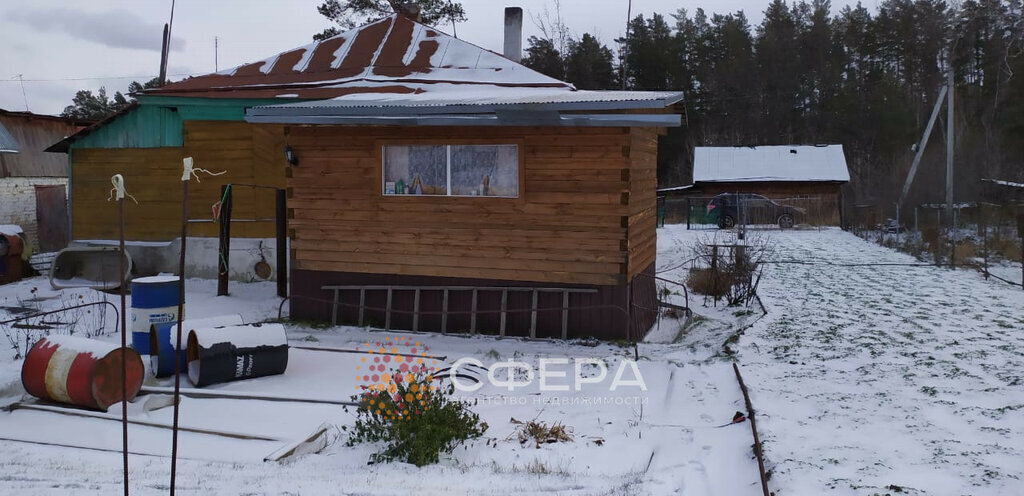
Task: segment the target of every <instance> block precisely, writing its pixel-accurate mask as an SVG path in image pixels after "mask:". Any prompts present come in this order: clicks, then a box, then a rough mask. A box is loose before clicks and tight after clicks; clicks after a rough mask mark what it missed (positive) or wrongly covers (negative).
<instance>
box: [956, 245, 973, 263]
mask: <svg viewBox="0 0 1024 496" xmlns="http://www.w3.org/2000/svg"><path fill="white" fill-rule="evenodd" d="M977 255H978V247H977V246H976V245H975V244H974V242H972V241H963V242H961V243H958V244H957V245H956V248H954V249H953V256H955V257H956V259H957V260H959V261H960V262H965V261H968V260H970V259H972V258H974V257H976V256H977Z"/></svg>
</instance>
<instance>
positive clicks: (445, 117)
mask: <svg viewBox="0 0 1024 496" xmlns="http://www.w3.org/2000/svg"><path fill="white" fill-rule="evenodd" d="M245 120H246V122H250V123H258V124H311V125H376V126H564V127H679V126H681V125H682V117H681V116H680V115H678V114H568V115H559V114H557V113H549V112H536V113H505V112H500V113H492V114H430V115H417V114H406V115H386V116H382V115H378V116H367V115H354V116H337V115H319V116H296V115H247V116H246V118H245Z"/></svg>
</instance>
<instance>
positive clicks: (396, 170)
mask: <svg viewBox="0 0 1024 496" xmlns="http://www.w3.org/2000/svg"><path fill="white" fill-rule="evenodd" d="M383 158H384V164H383V167H384V174H383V178H384V184H383V185H382V186H383V192H384V194H385V195H425V196H491V197H500V198H518V197H519V147H518V146H517V145H387V146H385V147H384V153H383Z"/></svg>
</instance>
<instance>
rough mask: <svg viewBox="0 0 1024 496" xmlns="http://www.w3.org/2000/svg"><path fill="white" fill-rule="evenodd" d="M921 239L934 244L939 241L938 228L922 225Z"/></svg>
mask: <svg viewBox="0 0 1024 496" xmlns="http://www.w3.org/2000/svg"><path fill="white" fill-rule="evenodd" d="M921 241H924V242H925V243H928V244H929V245H933V246H934V245H935V243H937V242H938V241H939V230H938V229H937V228H934V227H922V228H921Z"/></svg>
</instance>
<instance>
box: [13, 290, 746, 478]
mask: <svg viewBox="0 0 1024 496" xmlns="http://www.w3.org/2000/svg"><path fill="white" fill-rule="evenodd" d="M44 282H45V281H43V280H42V279H32V280H28V281H22V282H20V283H17V284H12V285H7V286H3V287H0V300H3V298H4V297H7V299H8V300H10V301H19V300H20V299H23V298H26V297H27V296H28V295H29V294H30V291H31V288H33V287H39V288H41V289H40V290H39V293H40V294H42V295H43V296H55V295H57V294H58V293H55V292H53V291H50V290H49V289H48V288H44V287H43V284H44ZM275 288H276V287H275V285H274V283H257V284H238V283H232V285H231V293H232V294H231V296H228V297H216V296H214V295H215V293H216V282H215V281H205V280H197V279H190V280H188V281H187V286H186V289H187V297H186V308H185V313H186V316H187V317H188V318H189V319H194V318H205V317H211V316H215V315H221V314H224V313H238V314H241V315H242V317H243V318H244V319H245V321H246V322H259V321H264V320H267V319H270V318H274V317H276V316H277V311H278V305H279V304H280V299H279V298H276V297H275ZM67 291H70V290H65V292H67ZM90 293H91V294H97V295H98V294H99V293H95V292H90ZM59 294H64V293H59ZM103 297H105V298H106V299H107V300H109V301H113V302H117V301H118V300H119V298H118V297H117V296H116V295H103ZM67 298H68V297H67V296H65V297H62V298H60V299H53V300H47V301H46V302H44V303H45V304H46V305H50V306H54V305H58V304H59V302H61V301H64V300H66V299H67ZM129 304H130V299H129ZM2 312H3V311H2V310H0V313H2ZM285 313H287V305H285ZM2 318H6V314H5V313H4V314H3V315H0V319H2ZM108 320H109V322H108V329H109V330H112V328H113V327H112V326H113V320H114V319H113V315H112V313H111V314H110V315H109V316H108ZM288 334H289V341H290V342H291V344H292V345H295V346H313V347H334V348H348V349H352V348H356V347H363V348H365V346H364V345H365V343H366V342H375V341H379V340H381V339H383V338H384V337H407V338H409V339H416V340H420V341H422V343H423V344H426V345H427V346H429V347H430V353H431V354H432V355H435V356H446V357H447V359H446V360H443V361H440V362H439V364H438V365H440V366H443V365H445V364H451V363H452V362H454V361H455V360H456V359H458V358H461V357H472V358H476V359H477V360H480V361H481V362H482V363H484V364H485V365H490V364H493V363H495V362H500V361H507V360H515V361H519V362H525V363H528V364H530V365H531V366H532V367H534V368H535V369H536V368H538V367H539V362H540V360H541V359H542V358H564V359H567V360H570V362H569V363H568V364H567V365H565V366H563V367H562V368H561V370H563V371H566V372H568V373H569V375H570V376H571V375H572V371H573V369H572V367H573V365H572V362H571V360H572V359H574V358H595V359H598V360H601V361H602V362H603V363H605V364H607V367H608V374H609V375H608V379H609V380H610V379H611V378H612V377H613V376H614V374H615V372H616V370H617V368H618V366H619V364H620V363H622V362H623V361H624V360H627V359H630V358H632V357H633V349H632V348H629V347H620V346H617V345H607V344H597V343H592V342H588V343H573V342H561V341H533V342H530V341H523V340H518V339H504V340H498V339H496V338H494V337H488V336H475V337H467V336H452V335H449V336H440V335H435V334H411V333H399V332H388V333H386V332H383V331H380V330H372V329H363V328H352V327H335V328H329V329H311V328H305V327H297V326H293V325H289V326H288ZM101 339H103V340H106V341H110V342H114V341H118V340H119V336H118V335H115V334H113V333H110V334H108V335H106V336H103V337H101ZM640 353H641V359H640V360H639V362H638V364H637V369H638V370H639V371H640V372H641V374H642V376H643V379H644V381H645V383H646V386H647V390H646V391H642V390H640V389H639V388H630V387H621V388H619V389H618V390H617V391H614V392H612V391H609V390H608V385H609V382H605V383H603V384H585V385H583V386H582V388H581V391H575V389H574V388H573V385H572V383H571V380H570V379H562V380H559V379H556V380H554V381H553V382H557V383H560V384H564V385H566V386H567V387H568V391H555V392H552V391H541V390H540V389H539V387H538V383H537V382H534V383H533V384H532V385H531V386H529V387H525V388H518V389H516V390H515V391H512V392H510V391H508V390H507V388H502V387H497V386H493V385H486V386H484V387H482V388H481V389H479V390H477V391H475V392H472V393H457V395H458V396H459V397H460V398H461V399H462V400H464V401H467V402H468V403H469V404H470V405H471V409H472V410H473V411H475V412H477V413H479V414H480V416H481V419H482V420H483V421H485V422H487V424H488V425H489V428H488V430H487V432H486V433H485V435H484V437H483V438H480V439H478V440H474V441H471V442H469V443H467V444H465V445H464V446H461V447H459V448H458V449H456V451H455V452H454V453H453V454H452V455H451V456H447V457H443V458H442V461H441V463H440V464H437V465H434V466H428V467H423V468H416V467H414V466H411V465H407V464H402V463H394V464H386V465H373V466H368V465H367V464H366V463H367V460H368V459H369V456H370V454H371V453H373V452H374V451H375V450H376V449H377V447H376V446H372V445H360V446H355V447H351V448H350V447H345V446H344V442H343V441H344V438H343V437H342V436H341V434H340V430H336V431H334V434H333V436H332V438H333V442H332V443H331V445H330V446H329V447H328V448H327V450H326V451H325V452H323V453H321V454H318V455H309V456H304V457H302V458H299V459H296V460H290V461H288V462H286V463H282V464H278V463H265V462H263V461H262V460H263V457H265V456H267V455H269V454H270V453H271V452H273V451H274V450H276V449H278V448H279V447H281V446H282V445H284V444H285V442H286V440H287V441H290V440H296V439H300V438H304V437H306V436H308V435H309V434H310V433H311V432H312V430H313V429H315V428H316V427H317V426H319V425H320V424H321V423H323V422H327V423H329V424H333V425H335V426H337V427H338V428H340V427H342V426H347V425H351V424H352V423H353V421H354V416H353V414H352V413H348V412H346V411H345V410H343V409H342V407H340V406H337V405H325V404H308V403H288V402H274V401H262V400H260V401H254V400H237V399H211V398H190V397H184V398H182V402H181V418H180V422H181V425H182V426H186V427H190V428H200V429H207V430H222V431H231V432H236V433H247V434H254V435H259V436H264V437H271V438H275V439H281V440H282V441H281V442H273V441H252V440H238V439H232V438H225V437H217V436H210V435H203V434H197V433H188V432H183V433H182V434H181V437H180V439H179V453H180V456H181V459H180V461H179V465H178V467H179V469H178V470H179V471H178V479H177V484H178V491H179V492H180V493H181V494H197V493H202V494H204V495H206V494H239V493H240V492H242V493H246V492H248V493H252V494H338V493H348V494H351V493H357V494H369V493H373V494H385V495H387V494H394V495H406V494H413V493H416V494H446V495H448V494H550V493H559V494H578V495H591V494H644V495H646V494H678V493H679V492H680V491H684V492H685V493H686V494H696V495H702V494H708V495H710V494H746V493H750V492H752V491H756V490H758V489H757V488H758V484H759V483H758V475H757V466H756V463H755V461H754V459H753V458H752V456H751V451H750V443H751V438H750V428H749V424H746V423H742V424H735V425H726V426H725V427H722V425H723V424H728V422H729V421H730V420H731V418H732V414H733V413H734V412H735V411H737V410H742V404H743V400H742V394H741V393H740V391H739V388H738V386H737V385H736V382H735V378H734V377H733V373H732V369H731V366H730V365H729V364H728V363H726V362H719V363H715V364H711V365H703V366H694V365H691V364H690V363H689V359H690V358H691V356H692V353H691V352H690V351H688V350H687V349H686V347H685V346H684V345H679V344H646V343H645V344H641V347H640ZM289 354H290V357H289V364H288V370H287V371H286V372H285V374H283V375H279V376H271V377H264V378H259V379H253V380H247V381H237V382H231V383H227V384H218V385H214V386H210V387H208V388H204V390H210V391H224V392H228V393H232V394H246V393H249V394H263V395H270V396H287V397H293V398H319V399H328V400H335V401H346V400H349V397H350V396H351V395H354V394H357V393H359V392H360V389H359V387H360V386H361V385H362V384H363V383H362V382H360V381H358V380H357V374H359V373H361V372H360V370H357V368H356V367H358V366H360V365H365V364H364V363H363V362H362V361H361V360H362V358H364V357H365V355H360V354H343V353H331V352H325V351H312V350H303V349H296V348H293V349H292V350H291V351H290V353H289ZM12 355H13V353H8V354H5V355H0V374H2V376H0V384H7V387H5V388H2V389H0V400H2V401H0V403H2V404H10V403H12V402H15V401H21V400H23V399H24V398H23V391H22V390H21V385H20V381H19V374H20V363H21V361H20V360H12V359H11V357H12ZM588 367H590V368H587V369H585V370H586V371H587V373H588V374H596V369H595V368H594V366H592V365H591V366H588ZM364 369H365V367H364ZM625 377H626V378H627V379H629V378H633V375H632V373H630V372H627V373H626V375H625ZM182 381H183V386H185V387H189V386H190V384H189V383H188V381H187V380H186V379H185V378H184V376H183V379H182ZM147 384H148V385H151V386H160V387H167V386H172V385H173V381H172V379H159V380H157V379H149V380H148V381H147ZM150 397H152V395H140V396H139V398H138V399H137V400H136V401H135V402H133V403H131V404H129V408H128V410H129V417H130V418H132V419H136V420H145V421H149V422H156V423H162V424H169V423H171V421H172V409H170V408H160V409H156V410H153V411H147V410H146V408H144V405H145V404H146V401H147V399H148V398H150ZM120 411H121V410H120V405H119V404H118V405H114V406H113V407H112V408H111V409H110V411H109V413H110V414H113V415H120ZM513 418H514V419H516V420H519V421H530V420H537V421H542V422H547V423H549V424H552V423H556V422H557V423H562V424H564V425H566V426H567V427H568V428H569V429H570V430H571V434H572V436H573V441H572V442H570V443H558V444H547V445H543V446H541V447H540V448H539V449H538V448H536V447H535V446H533V445H531V444H529V443H527V444H526V445H520V444H519V442H518V440H517V439H516V437H517V436H516V435H515V434H516V428H517V427H518V426H517V424H515V423H513V422H512V419H513ZM129 430H130V436H129V437H130V449H131V451H132V452H134V453H139V454H138V455H134V456H132V458H131V467H132V476H131V477H132V490H133V493H135V494H163V493H166V490H167V485H168V481H169V465H170V462H169V460H168V459H167V458H165V457H166V455H167V454H169V453H170V437H171V436H170V432H169V431H167V430H164V429H159V428H154V427H146V426H137V425H132V426H131V427H130V429H129ZM0 438H8V439H27V440H33V441H42V442H49V443H63V444H72V445H76V446H83V447H86V446H87V447H92V448H101V449H106V450H115V451H116V450H118V449H119V448H120V446H121V438H120V425H119V424H118V423H117V422H114V421H110V420H103V419H86V418H78V417H70V416H62V415H57V414H53V413H48V412H38V411H29V410H15V411H14V412H11V413H7V412H0ZM150 455H163V456H164V457H160V456H150ZM120 463H121V459H120V455H118V454H116V453H108V452H102V451H87V450H82V449H75V448H64V447H56V446H40V445H35V444H26V443H20V442H11V441H0V466H2V467H4V470H3V472H4V475H3V476H0V493H3V494H54V493H67V492H69V491H76V492H82V493H109V492H113V491H119V490H120V489H119V488H120V484H121V479H120Z"/></svg>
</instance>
